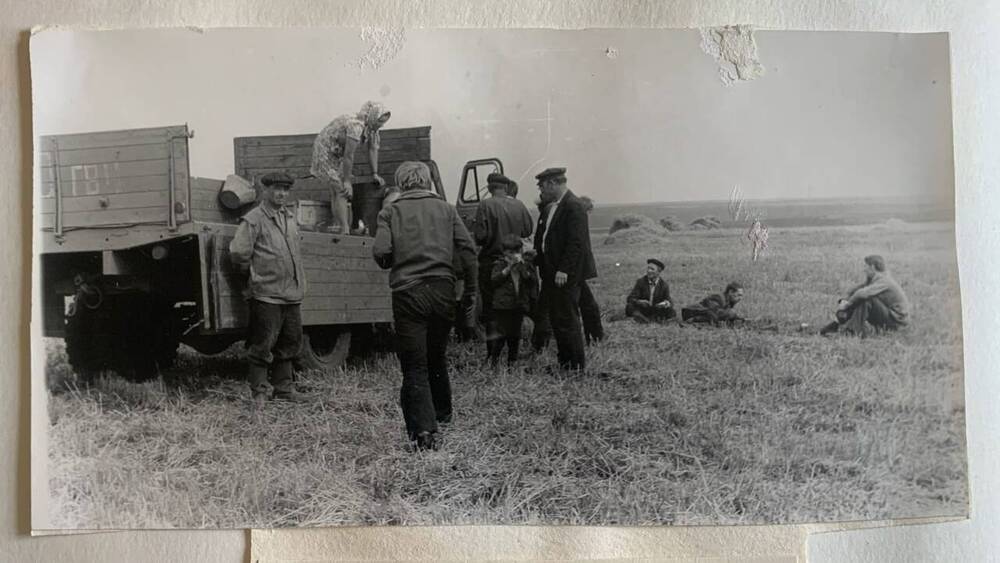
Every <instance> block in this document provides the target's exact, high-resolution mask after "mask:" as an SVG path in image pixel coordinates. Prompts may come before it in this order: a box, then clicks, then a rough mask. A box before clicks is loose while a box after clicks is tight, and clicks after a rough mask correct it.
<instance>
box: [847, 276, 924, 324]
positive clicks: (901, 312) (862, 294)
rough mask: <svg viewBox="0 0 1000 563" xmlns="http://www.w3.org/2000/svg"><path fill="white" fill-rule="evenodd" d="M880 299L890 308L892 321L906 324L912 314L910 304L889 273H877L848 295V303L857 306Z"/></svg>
mask: <svg viewBox="0 0 1000 563" xmlns="http://www.w3.org/2000/svg"><path fill="white" fill-rule="evenodd" d="M872 297H878V298H879V299H880V300H881V301H882V302H883V303H885V305H886V307H888V308H889V311H890V314H891V315H892V319H893V320H894V321H896V322H897V323H899V324H906V323H907V320H908V318H907V317H909V313H910V303H909V301H907V299H906V294H905V293H903V288H901V287H899V284H898V283H896V280H894V279H893V278H892V276H890V275H889V272H877V273H876V274H875V275H873V276H872V277H871V279H869V280H868V281H867V282H865V283H863V284H861V285H859V286H857V287H855V288H854V289H852V290H851V291H850V293H848V297H847V302H848V304H850V305H856V304H857V303H858V302H859V301H861V300H864V299H871V298H872Z"/></svg>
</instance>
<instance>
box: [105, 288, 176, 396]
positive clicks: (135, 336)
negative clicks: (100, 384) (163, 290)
mask: <svg viewBox="0 0 1000 563" xmlns="http://www.w3.org/2000/svg"><path fill="white" fill-rule="evenodd" d="M107 306H109V307H113V309H112V315H113V317H114V318H115V320H116V321H117V322H116V323H115V325H116V326H115V331H114V332H115V337H116V338H115V341H116V343H117V345H116V346H115V347H114V350H115V362H114V370H115V371H116V372H118V375H120V376H121V377H123V378H124V379H127V380H129V381H134V382H143V381H149V380H150V379H155V378H156V377H157V376H159V375H160V372H161V370H165V369H167V368H170V367H172V366H173V365H174V363H175V362H176V361H177V346H178V344H179V339H178V336H177V331H176V329H175V327H174V323H173V322H172V318H171V308H170V304H169V303H168V302H167V301H166V300H163V299H157V298H155V297H150V296H148V295H119V296H115V299H114V300H112V301H110V302H109V303H107Z"/></svg>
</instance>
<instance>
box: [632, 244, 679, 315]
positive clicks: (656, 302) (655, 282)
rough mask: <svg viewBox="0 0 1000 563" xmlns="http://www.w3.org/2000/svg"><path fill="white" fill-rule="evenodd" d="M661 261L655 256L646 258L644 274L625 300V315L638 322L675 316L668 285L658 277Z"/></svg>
mask: <svg viewBox="0 0 1000 563" xmlns="http://www.w3.org/2000/svg"><path fill="white" fill-rule="evenodd" d="M664 267H665V266H664V265H663V262H660V261H659V260H657V259H656V258H650V259H649V260H646V275H644V276H642V277H641V278H639V279H637V280H636V281H635V285H634V286H633V287H632V291H631V292H630V293H629V294H628V297H627V298H626V300H625V315H626V316H629V317H632V318H633V319H635V321H636V322H638V323H643V324H645V323H648V322H651V321H652V322H658V323H662V322H666V321H668V320H670V319H673V318H674V317H676V316H677V311H675V310H674V303H673V301H671V300H670V286H668V285H667V282H665V281H663V278H662V277H660V276H661V274H662V273H663V269H664Z"/></svg>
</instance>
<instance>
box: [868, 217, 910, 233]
mask: <svg viewBox="0 0 1000 563" xmlns="http://www.w3.org/2000/svg"><path fill="white" fill-rule="evenodd" d="M872 228H874V229H875V230H876V231H900V230H903V229H905V228H906V221H903V220H902V219H897V218H895V217H892V218H889V219H887V220H886V221H885V223H877V224H875V225H873V226H872Z"/></svg>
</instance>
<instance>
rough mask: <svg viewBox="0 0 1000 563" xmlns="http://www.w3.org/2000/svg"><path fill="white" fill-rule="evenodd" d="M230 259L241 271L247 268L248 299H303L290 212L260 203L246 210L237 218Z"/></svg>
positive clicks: (299, 256) (296, 235)
mask: <svg viewBox="0 0 1000 563" xmlns="http://www.w3.org/2000/svg"><path fill="white" fill-rule="evenodd" d="M279 215H281V216H283V217H284V220H283V221H282V220H281V217H279ZM229 257H230V260H231V261H232V263H233V265H235V266H236V267H237V268H239V269H240V270H241V271H244V272H245V271H247V270H248V269H249V271H250V280H249V284H248V286H247V288H248V294H249V295H248V297H249V298H250V299H256V300H257V301H263V302H265V303H277V304H294V303H300V302H301V301H302V299H303V298H304V297H305V292H306V274H305V269H304V268H303V266H302V253H301V250H300V246H299V226H298V223H297V222H296V220H295V215H294V214H293V213H292V211H291V210H290V209H288V208H281V209H274V208H272V207H270V206H269V205H267V204H266V203H261V204H260V205H258V206H257V207H255V208H253V209H251V210H250V211H248V212H247V214H246V215H244V216H243V217H241V218H240V225H239V227H237V228H236V236H234V237H233V240H232V242H230V243H229Z"/></svg>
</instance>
